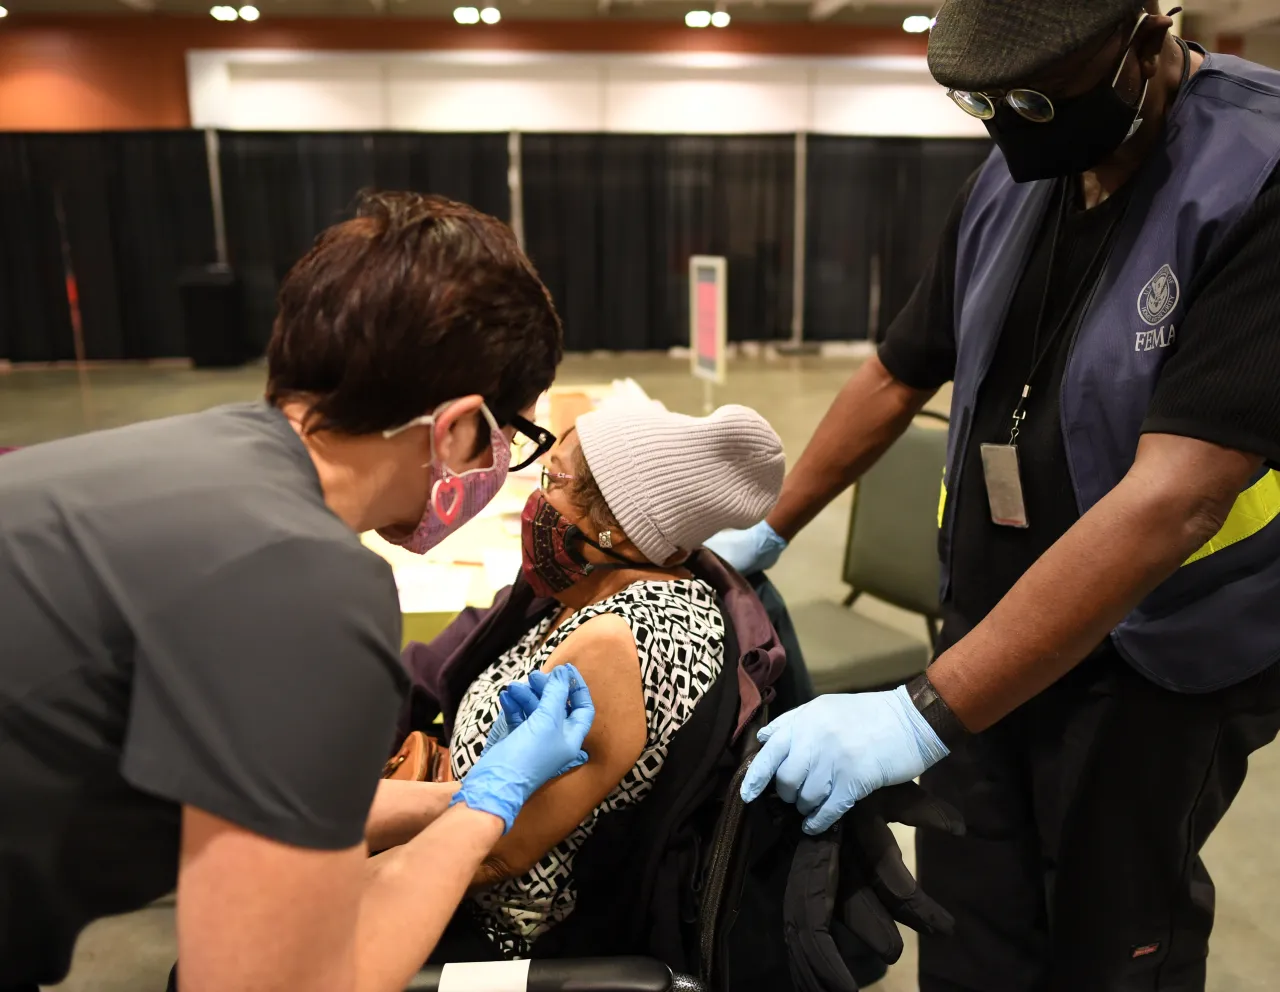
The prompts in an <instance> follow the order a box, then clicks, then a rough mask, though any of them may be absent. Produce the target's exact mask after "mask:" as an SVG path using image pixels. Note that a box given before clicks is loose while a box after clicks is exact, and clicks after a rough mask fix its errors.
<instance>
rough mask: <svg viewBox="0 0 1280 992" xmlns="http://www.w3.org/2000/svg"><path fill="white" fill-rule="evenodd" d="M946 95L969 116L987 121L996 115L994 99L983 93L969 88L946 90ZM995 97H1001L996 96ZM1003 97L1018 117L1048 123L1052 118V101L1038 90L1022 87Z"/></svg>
mask: <svg viewBox="0 0 1280 992" xmlns="http://www.w3.org/2000/svg"><path fill="white" fill-rule="evenodd" d="M947 96H949V97H951V99H952V101H954V103H955V105H956V106H957V107H959V108H960V109H961V110H963V111H964V112H965V113H966V114H968V115H969V116H970V117H976V118H978V120H980V121H989V120H991V118H993V117H995V115H996V104H995V100H993V99H992V98H991V97H989V96H987V94H985V93H977V92H974V91H971V90H948V91H947ZM996 99H1001V98H1000V97H999V96H997V97H996ZM1003 99H1004V102H1005V103H1007V104H1008V105H1009V106H1010V107H1011V108H1012V109H1013V111H1014V112H1015V113H1016V114H1017V115H1018V116H1019V117H1022V118H1025V119H1026V120H1029V121H1031V123H1033V124H1048V123H1049V122H1050V121H1051V120H1053V116H1054V108H1053V101H1052V100H1050V99H1049V98H1048V97H1047V96H1045V95H1044V94H1043V93H1041V92H1040V91H1039V90H1029V89H1023V88H1019V89H1016V90H1010V91H1009V92H1008V93H1006V94H1005V95H1004V97H1003Z"/></svg>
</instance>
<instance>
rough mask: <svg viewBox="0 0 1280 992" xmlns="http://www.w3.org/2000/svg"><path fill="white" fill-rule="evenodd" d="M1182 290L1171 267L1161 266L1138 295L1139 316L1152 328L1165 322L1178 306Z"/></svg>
mask: <svg viewBox="0 0 1280 992" xmlns="http://www.w3.org/2000/svg"><path fill="white" fill-rule="evenodd" d="M1180 293H1181V288H1180V287H1179V286H1178V277H1177V276H1175V275H1174V274H1173V269H1171V268H1170V267H1169V266H1167V265H1164V266H1161V268H1160V271H1159V272H1157V273H1156V274H1155V275H1154V276H1152V277H1151V281H1150V282H1149V283H1147V284H1146V285H1145V286H1143V287H1142V292H1141V293H1139V294H1138V315H1139V316H1140V317H1142V319H1143V320H1145V321H1146V322H1147V323H1148V324H1150V325H1151V326H1152V327H1155V326H1157V325H1158V324H1160V323H1161V322H1162V321H1164V320H1165V319H1166V318H1167V317H1168V316H1169V314H1171V313H1173V310H1174V308H1175V307H1176V306H1177V305H1178V297H1179V294H1180Z"/></svg>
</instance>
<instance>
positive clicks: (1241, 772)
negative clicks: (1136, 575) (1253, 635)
mask: <svg viewBox="0 0 1280 992" xmlns="http://www.w3.org/2000/svg"><path fill="white" fill-rule="evenodd" d="M1278 728H1280V666H1274V667H1273V668H1272V669H1270V670H1268V671H1266V672H1264V673H1262V674H1261V675H1259V676H1257V677H1255V678H1253V679H1250V680H1249V681H1247V682H1245V683H1242V684H1240V685H1238V686H1234V687H1232V688H1229V689H1223V690H1220V691H1218V692H1213V693H1208V694H1204V695H1184V694H1179V693H1174V692H1169V691H1167V690H1164V689H1161V688H1159V687H1158V686H1156V685H1154V684H1153V683H1151V682H1150V681H1148V680H1147V679H1145V678H1143V677H1142V676H1140V675H1138V674H1137V673H1136V672H1135V671H1134V670H1133V669H1131V668H1130V667H1129V666H1128V665H1126V664H1125V663H1124V662H1123V661H1122V660H1121V659H1120V657H1119V656H1118V655H1117V654H1116V653H1115V652H1114V651H1113V650H1111V649H1110V648H1107V649H1105V650H1103V651H1100V652H1099V653H1098V654H1097V655H1095V656H1094V657H1092V658H1091V659H1089V660H1088V661H1086V662H1085V663H1084V664H1083V665H1081V666H1080V668H1078V669H1077V670H1075V671H1074V672H1072V673H1071V674H1070V675H1069V676H1067V677H1066V678H1065V679H1063V680H1062V681H1061V682H1059V683H1058V684H1057V685H1055V686H1053V687H1052V688H1051V689H1049V690H1048V691H1046V692H1045V693H1043V694H1042V695H1041V696H1039V697H1038V698H1036V699H1034V700H1032V701H1031V702H1030V703H1028V704H1027V705H1025V706H1023V707H1022V708H1020V709H1019V710H1018V711H1016V712H1015V713H1013V714H1011V715H1010V716H1009V717H1007V718H1006V719H1004V720H1002V721H1001V722H1000V723H999V724H997V725H996V726H995V727H993V728H991V729H990V730H988V731H987V732H985V733H982V734H979V735H976V736H975V737H973V738H971V739H970V740H969V741H968V742H966V743H965V745H963V746H962V747H960V748H957V749H956V750H955V751H954V752H953V753H952V755H951V757H949V758H947V759H946V760H945V761H943V762H942V763H941V764H940V765H938V766H937V767H936V768H935V769H933V770H932V771H930V772H929V773H928V774H927V775H926V776H925V777H924V779H923V781H924V784H925V785H926V787H927V788H928V789H929V790H930V791H932V792H934V793H935V794H937V795H938V796H940V797H942V798H944V799H946V800H947V801H949V802H951V803H952V804H954V805H955V806H957V807H958V808H959V809H961V810H962V811H963V813H964V816H965V820H966V822H967V825H968V834H967V836H965V837H963V838H955V837H940V836H935V835H933V834H931V833H929V832H926V831H921V832H920V833H919V834H918V835H917V841H916V851H917V856H918V861H919V871H920V879H921V884H922V885H923V886H924V887H925V888H926V889H927V890H928V891H929V893H930V894H931V895H932V896H933V897H934V898H935V899H937V900H938V901H939V902H941V903H942V904H943V905H944V906H946V907H947V908H948V909H949V910H951V912H952V913H954V914H955V916H956V932H955V935H954V937H951V938H937V937H932V938H922V939H921V942H920V990H921V992H1084V990H1088V992H1139V990H1141V992H1203V990H1204V987H1205V960H1206V957H1207V955H1208V941H1209V931H1210V930H1211V929H1212V926H1213V899H1214V893H1213V882H1212V881H1211V880H1210V878H1209V873H1208V872H1207V871H1206V870H1205V866H1204V864H1203V863H1202V862H1201V860H1200V850H1201V848H1202V847H1203V845H1204V843H1205V841H1206V840H1207V839H1208V837H1209V834H1210V833H1211V832H1212V831H1213V829H1214V827H1216V826H1217V824H1218V822H1219V821H1220V820H1221V819H1222V816H1223V814H1224V813H1226V811H1227V808H1228V807H1229V806H1230V805H1231V801H1232V800H1233V799H1234V798H1235V796H1236V793H1237V792H1239V790H1240V786H1241V784H1242V783H1243V782H1244V777H1245V772H1246V770H1247V767H1248V757H1249V754H1250V753H1252V752H1253V751H1255V750H1257V749H1258V748H1260V747H1262V746H1263V745H1264V744H1267V743H1269V742H1270V741H1272V740H1273V739H1274V738H1275V736H1276V732H1277V729H1278ZM1259 843H1260V845H1263V846H1265V847H1269V846H1270V841H1269V839H1265V838H1259ZM1275 857H1277V858H1280V853H1277V854H1276V855H1275Z"/></svg>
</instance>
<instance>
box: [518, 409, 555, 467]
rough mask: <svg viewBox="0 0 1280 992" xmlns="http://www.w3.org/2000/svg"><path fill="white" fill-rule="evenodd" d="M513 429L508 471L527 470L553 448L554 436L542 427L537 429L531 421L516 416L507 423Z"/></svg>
mask: <svg viewBox="0 0 1280 992" xmlns="http://www.w3.org/2000/svg"><path fill="white" fill-rule="evenodd" d="M509 423H510V425H511V426H512V427H514V428H515V430H516V433H515V436H514V437H512V439H511V468H510V469H509V471H512V472H519V471H520V470H521V469H522V468H528V467H529V466H530V465H532V464H533V463H534V462H536V461H537V460H538V459H539V458H541V457H542V456H543V455H545V454H546V453H547V452H548V451H550V450H551V449H552V447H554V445H555V443H556V436H555V435H554V434H552V433H551V432H550V431H549V430H547V429H546V428H544V427H539V426H538V425H537V424H535V423H534V422H533V421H532V420H525V419H524V417H521V416H520V415H519V414H516V415H515V416H514V417H512V418H511V420H510V421H509Z"/></svg>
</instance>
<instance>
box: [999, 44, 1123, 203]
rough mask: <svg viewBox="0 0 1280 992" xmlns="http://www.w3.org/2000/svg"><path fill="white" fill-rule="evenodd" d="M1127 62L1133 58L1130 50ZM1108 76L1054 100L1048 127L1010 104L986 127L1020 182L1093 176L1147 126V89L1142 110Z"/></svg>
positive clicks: (1010, 170)
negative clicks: (1091, 173)
mask: <svg viewBox="0 0 1280 992" xmlns="http://www.w3.org/2000/svg"><path fill="white" fill-rule="evenodd" d="M1124 57H1125V58H1126V59H1127V58H1128V57H1129V50H1128V49H1127V48H1126V49H1125V53H1124ZM1111 79H1112V77H1110V76H1108V77H1106V78H1104V79H1103V80H1102V82H1101V83H1099V84H1098V85H1097V86H1095V87H1094V88H1093V89H1091V90H1090V91H1089V92H1088V93H1082V94H1081V95H1080V96H1077V97H1073V98H1071V99H1070V100H1055V101H1054V117H1053V120H1051V121H1050V122H1049V123H1047V124H1036V123H1034V122H1032V121H1029V120H1026V119H1024V118H1022V117H1020V116H1019V115H1018V113H1017V112H1016V111H1015V110H1014V109H1013V108H1012V107H1010V106H1009V105H1008V104H1007V103H1005V101H1004V100H1000V101H999V102H998V103H997V105H996V114H995V117H993V118H992V119H991V120H989V121H987V122H986V125H987V131H988V132H989V133H990V134H991V137H992V138H994V139H995V143H996V144H997V145H999V146H1000V150H1001V151H1002V152H1003V153H1004V158H1005V162H1007V163H1008V165H1009V174H1010V175H1011V176H1013V181H1014V182H1015V183H1029V182H1034V181H1035V180H1037V179H1058V178H1061V177H1062V176H1074V175H1079V174H1080V173H1082V172H1088V171H1089V170H1090V169H1092V168H1094V167H1095V166H1096V165H1097V164H1098V163H1099V162H1101V161H1103V159H1105V158H1106V157H1107V156H1108V155H1110V154H1111V153H1112V152H1114V151H1115V150H1116V149H1117V148H1119V147H1120V146H1121V145H1123V144H1124V143H1125V142H1126V141H1128V140H1129V138H1131V137H1132V136H1133V135H1134V133H1135V132H1136V131H1137V130H1138V128H1139V127H1141V126H1142V118H1141V117H1140V116H1139V114H1141V112H1142V104H1143V103H1144V102H1145V100H1146V98H1147V84H1144V85H1143V87H1142V96H1141V97H1140V98H1139V99H1138V105H1137V106H1136V107H1134V106H1130V105H1129V104H1127V103H1125V102H1124V100H1122V99H1121V98H1120V94H1118V93H1117V92H1116V91H1115V87H1114V86H1113V85H1112V83H1111Z"/></svg>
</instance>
